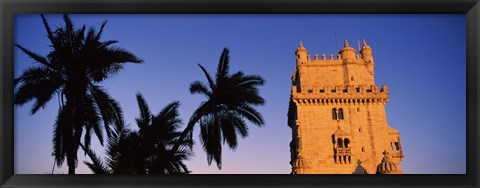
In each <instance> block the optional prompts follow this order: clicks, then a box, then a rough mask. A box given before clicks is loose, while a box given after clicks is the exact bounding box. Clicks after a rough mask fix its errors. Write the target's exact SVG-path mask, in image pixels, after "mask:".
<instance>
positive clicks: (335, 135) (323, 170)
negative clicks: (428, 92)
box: [288, 40, 403, 174]
mask: <svg viewBox="0 0 480 188" xmlns="http://www.w3.org/2000/svg"><path fill="white" fill-rule="evenodd" d="M295 57H296V68H295V71H294V73H293V76H292V91H291V95H290V104H289V109H288V126H289V127H290V128H291V129H292V141H291V142H290V152H291V162H290V164H291V165H292V174H355V173H360V174H363V173H368V174H375V173H377V167H378V166H379V165H382V164H381V163H382V159H383V163H385V161H387V162H388V164H395V165H396V166H395V167H396V168H398V170H397V171H395V172H396V173H398V172H400V173H401V170H400V167H399V165H398V164H399V163H400V161H402V159H403V152H402V145H401V144H400V135H399V132H398V131H397V130H395V129H393V128H391V127H390V126H389V125H388V123H387V117H386V113H385V104H386V103H387V102H388V100H389V95H388V87H387V85H383V86H382V88H381V89H379V88H378V86H377V85H375V80H374V65H375V64H374V60H373V56H372V49H371V48H370V47H369V46H368V45H367V43H366V42H365V40H364V41H363V46H362V48H361V50H360V54H357V51H356V50H355V49H354V48H352V47H350V46H349V45H348V42H347V41H346V40H345V42H344V48H343V49H341V50H340V51H339V52H338V54H337V56H336V57H334V55H333V54H332V55H330V56H329V57H327V56H326V55H325V54H323V55H322V56H321V57H319V56H318V54H316V55H315V57H313V58H312V57H311V56H310V54H308V51H307V49H306V48H305V47H304V46H303V44H302V42H300V45H299V47H298V48H297V50H296V51H295ZM386 153H388V154H389V156H388V157H387V158H388V160H387V158H386V157H385V156H384V155H385V154H386ZM384 166H385V165H384ZM378 169H380V168H378ZM379 173H382V172H379Z"/></svg>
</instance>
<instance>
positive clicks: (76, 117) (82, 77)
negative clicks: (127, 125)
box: [14, 15, 142, 174]
mask: <svg viewBox="0 0 480 188" xmlns="http://www.w3.org/2000/svg"><path fill="white" fill-rule="evenodd" d="M41 17H42V19H43V24H44V26H45V29H46V31H47V34H48V35H47V36H48V38H49V39H50V42H51V48H52V50H51V51H50V52H49V53H48V55H47V56H46V57H45V56H42V55H39V54H37V53H35V52H33V51H30V50H28V49H26V48H24V47H22V46H21V45H19V44H15V46H16V47H18V48H19V49H21V50H22V51H23V52H24V53H25V54H27V55H28V56H29V57H30V58H32V59H34V60H35V61H36V62H37V63H39V66H33V67H30V68H28V69H26V70H25V71H24V72H23V73H22V75H21V76H20V77H18V78H16V79H15V80H14V82H15V86H18V85H19V86H18V89H17V90H16V92H15V97H14V103H15V104H16V105H19V106H21V105H24V104H25V103H27V102H29V101H32V100H35V103H34V104H33V107H32V110H31V114H32V115H33V114H35V113H36V112H37V111H38V110H39V109H40V108H44V107H45V106H46V104H47V103H48V102H49V101H51V100H52V98H53V97H54V96H56V97H57V98H58V101H59V110H58V115H57V118H56V121H55V123H54V125H53V126H54V131H53V140H52V142H53V153H54V157H55V163H56V164H57V166H61V165H62V164H63V162H64V160H65V158H66V159H67V164H68V173H69V174H74V173H75V167H76V164H77V151H78V147H79V146H80V143H81V138H82V135H84V140H83V145H84V146H85V147H87V148H88V147H89V146H90V140H91V134H92V133H94V134H95V135H96V136H97V137H98V139H99V141H100V143H101V144H102V145H103V139H104V138H103V130H105V132H106V134H107V136H108V137H109V138H110V137H111V136H112V127H113V126H117V127H119V126H122V123H123V122H122V121H123V115H122V110H121V109H120V107H119V105H118V103H117V102H116V101H115V100H114V99H112V98H111V97H110V96H109V95H108V94H107V92H106V91H105V90H104V89H103V88H102V87H101V86H100V85H98V84H99V83H101V82H102V81H104V80H106V79H107V78H109V77H110V76H112V75H115V74H117V73H118V72H119V71H120V70H122V68H123V65H124V64H125V63H128V62H131V63H140V62H142V60H140V59H139V58H137V57H136V56H135V55H133V54H132V53H130V52H128V51H126V50H124V49H122V48H117V47H111V45H112V44H115V43H117V41H113V40H108V41H101V40H100V38H101V36H102V33H103V29H104V27H105V24H106V21H105V22H103V24H102V26H101V28H100V30H99V31H98V32H97V31H96V30H95V28H94V27H90V28H89V29H88V31H87V30H86V27H85V25H84V26H83V27H81V28H75V27H74V25H73V23H72V20H71V19H70V17H69V16H68V15H64V16H63V20H64V22H65V27H62V28H58V29H56V30H55V31H52V29H51V28H50V26H49V24H48V22H47V20H46V19H45V17H44V16H43V15H41ZM102 122H103V124H102ZM84 130H85V134H83V132H84Z"/></svg>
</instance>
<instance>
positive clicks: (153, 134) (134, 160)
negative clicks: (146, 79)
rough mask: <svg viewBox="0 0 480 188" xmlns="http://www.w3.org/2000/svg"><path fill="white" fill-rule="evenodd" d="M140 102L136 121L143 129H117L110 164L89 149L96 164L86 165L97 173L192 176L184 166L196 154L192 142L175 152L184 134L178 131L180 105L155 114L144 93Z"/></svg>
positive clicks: (110, 146)
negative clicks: (193, 152) (191, 147)
mask: <svg viewBox="0 0 480 188" xmlns="http://www.w3.org/2000/svg"><path fill="white" fill-rule="evenodd" d="M137 102H138V106H139V109H140V116H139V117H138V118H136V119H135V120H136V123H137V125H138V128H139V130H138V131H131V130H127V129H117V132H116V134H114V135H115V136H113V137H112V139H110V140H109V143H108V147H107V150H106V155H107V162H106V164H105V163H104V162H102V161H101V159H100V158H99V157H97V156H96V154H95V153H94V152H93V151H92V150H90V149H87V148H85V152H86V153H87V155H88V156H89V157H90V159H91V160H92V162H84V163H85V164H86V165H87V166H88V167H89V168H90V169H91V170H92V171H93V172H94V173H95V174H118V173H129V174H188V173H189V171H188V168H187V166H186V165H185V164H184V161H185V160H188V159H189V158H190V156H191V155H192V153H191V152H190V150H189V148H188V145H187V144H188V142H187V141H184V142H183V143H181V144H180V149H179V150H177V151H172V147H173V145H174V143H176V141H177V139H178V137H179V136H180V134H181V132H178V131H177V129H178V127H179V126H180V124H181V119H180V118H179V113H178V107H179V105H180V103H179V102H178V101H174V102H172V103H170V104H168V105H167V106H165V107H164V108H163V109H162V110H161V111H160V112H159V113H158V114H157V115H153V114H152V113H151V112H150V109H149V107H148V104H147V102H146V101H145V99H144V98H143V97H142V95H141V94H140V93H138V94H137Z"/></svg>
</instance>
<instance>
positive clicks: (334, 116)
mask: <svg viewBox="0 0 480 188" xmlns="http://www.w3.org/2000/svg"><path fill="white" fill-rule="evenodd" d="M332 119H337V109H336V108H334V109H332Z"/></svg>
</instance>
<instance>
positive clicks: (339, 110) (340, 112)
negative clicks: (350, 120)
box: [338, 108, 343, 119]
mask: <svg viewBox="0 0 480 188" xmlns="http://www.w3.org/2000/svg"><path fill="white" fill-rule="evenodd" d="M338 119H343V109H342V108H339V109H338Z"/></svg>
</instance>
